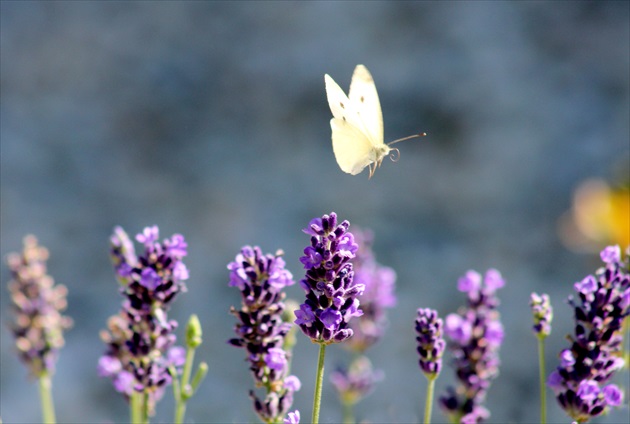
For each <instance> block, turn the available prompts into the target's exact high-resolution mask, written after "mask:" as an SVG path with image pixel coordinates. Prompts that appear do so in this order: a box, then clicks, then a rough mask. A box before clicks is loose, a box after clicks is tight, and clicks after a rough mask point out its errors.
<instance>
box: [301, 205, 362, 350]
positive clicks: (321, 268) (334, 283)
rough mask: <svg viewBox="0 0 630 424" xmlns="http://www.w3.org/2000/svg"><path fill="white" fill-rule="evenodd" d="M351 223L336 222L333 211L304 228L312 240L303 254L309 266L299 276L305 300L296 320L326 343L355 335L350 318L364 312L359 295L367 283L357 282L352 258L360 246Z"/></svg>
mask: <svg viewBox="0 0 630 424" xmlns="http://www.w3.org/2000/svg"><path fill="white" fill-rule="evenodd" d="M349 226H350V223H349V222H348V221H343V222H342V223H341V224H337V215H336V214H335V213H334V212H331V214H330V215H324V216H322V217H321V218H314V219H313V220H311V222H310V223H309V226H308V227H307V228H306V229H304V232H305V233H306V234H309V235H311V244H310V246H308V247H306V248H305V249H304V256H302V257H301V258H300V261H301V262H302V264H303V265H304V269H306V276H305V278H303V279H302V280H300V286H301V287H302V288H303V289H304V291H305V292H306V301H305V302H304V303H303V304H301V305H300V309H298V310H296V311H295V316H296V317H297V319H296V320H295V323H296V324H297V325H299V326H300V329H301V330H302V332H303V333H304V334H305V335H306V336H308V337H309V338H310V339H311V340H312V341H313V342H314V343H321V344H325V345H327V344H330V343H339V342H342V341H344V340H346V339H348V338H350V337H352V335H353V333H354V332H353V330H352V329H350V328H348V321H349V320H350V319H351V318H352V317H358V316H361V315H362V314H363V312H362V311H361V310H360V309H359V299H358V296H360V295H361V294H362V293H363V291H364V290H365V285H364V284H355V282H354V271H353V269H352V264H351V263H350V260H351V259H353V258H354V257H355V255H356V252H357V249H358V246H357V244H356V243H355V242H354V236H353V235H352V233H350V232H348V227H349Z"/></svg>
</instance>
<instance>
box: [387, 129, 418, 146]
mask: <svg viewBox="0 0 630 424" xmlns="http://www.w3.org/2000/svg"><path fill="white" fill-rule="evenodd" d="M426 135H427V133H425V132H422V133H418V134H414V135H410V136H408V137H403V138H399V139H398V140H394V141H390V142H389V143H387V145H388V146H391V145H392V144H394V143H399V142H401V141H405V140H409V139H410V138H419V137H426Z"/></svg>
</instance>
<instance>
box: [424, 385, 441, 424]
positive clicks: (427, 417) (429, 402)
mask: <svg viewBox="0 0 630 424" xmlns="http://www.w3.org/2000/svg"><path fill="white" fill-rule="evenodd" d="M437 376H438V375H437V374H433V375H431V376H429V375H427V376H426V377H427V380H428V381H429V385H428V386H427V398H426V399H425V401H424V424H430V423H431V411H432V410H433V392H434V391H435V380H437Z"/></svg>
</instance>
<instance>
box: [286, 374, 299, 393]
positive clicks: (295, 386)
mask: <svg viewBox="0 0 630 424" xmlns="http://www.w3.org/2000/svg"><path fill="white" fill-rule="evenodd" d="M284 387H286V388H287V389H289V390H291V391H293V392H297V391H299V390H300V389H301V388H302V382H301V381H300V379H299V378H297V377H296V376H294V375H290V376H288V377H287V378H285V379H284Z"/></svg>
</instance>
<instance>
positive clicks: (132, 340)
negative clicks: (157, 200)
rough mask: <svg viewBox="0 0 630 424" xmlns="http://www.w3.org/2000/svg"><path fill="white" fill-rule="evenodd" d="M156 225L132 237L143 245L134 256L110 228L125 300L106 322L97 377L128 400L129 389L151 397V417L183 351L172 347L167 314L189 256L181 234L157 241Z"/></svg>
mask: <svg viewBox="0 0 630 424" xmlns="http://www.w3.org/2000/svg"><path fill="white" fill-rule="evenodd" d="M158 238H159V230H158V227H157V226H153V227H147V228H145V229H144V230H143V232H142V233H140V234H138V235H137V236H136V240H137V241H138V242H139V243H142V244H143V245H144V251H143V252H142V254H141V255H136V252H135V248H134V246H133V243H132V242H131V240H130V239H129V237H128V236H127V233H125V231H124V230H123V229H122V228H120V227H116V228H115V229H114V234H113V235H112V237H111V239H110V242H111V258H112V262H113V264H114V269H115V271H116V277H117V278H118V281H119V282H120V283H121V289H120V291H121V294H122V295H123V296H124V300H123V303H122V309H121V311H120V313H119V314H117V315H114V316H112V317H111V318H110V319H109V321H108V329H107V330H104V331H102V332H101V339H102V340H103V341H104V342H105V343H106V344H107V345H108V348H107V352H106V353H105V355H103V356H102V357H101V358H100V360H99V364H98V373H99V375H101V376H105V377H110V378H111V379H112V383H113V384H114V388H115V389H116V390H117V391H118V392H120V393H122V394H124V395H125V397H126V398H129V396H131V394H132V393H133V391H136V392H143V393H147V394H148V395H149V405H148V406H149V413H150V414H153V411H154V407H155V404H156V403H157V401H159V400H160V399H161V397H162V396H163V393H164V389H165V387H166V386H167V385H169V384H170V383H171V381H172V376H171V375H170V373H169V371H168V369H169V367H171V366H174V367H175V369H176V370H177V371H178V372H179V371H181V367H182V365H183V363H184V355H185V354H184V349H183V348H182V347H180V346H175V341H176V336H175V334H174V331H175V329H176V328H177V326H178V324H177V322H176V321H175V320H169V319H168V316H167V312H168V310H169V309H170V306H171V304H172V303H173V301H174V299H175V298H176V297H177V296H178V295H179V293H182V292H184V291H186V284H185V281H186V280H187V279H188V269H187V268H186V265H184V263H183V262H182V259H183V258H184V257H185V256H186V255H187V245H186V241H185V239H184V237H183V236H181V235H179V234H175V235H173V236H172V237H171V238H170V239H165V240H164V241H163V242H162V243H160V242H158Z"/></svg>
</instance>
